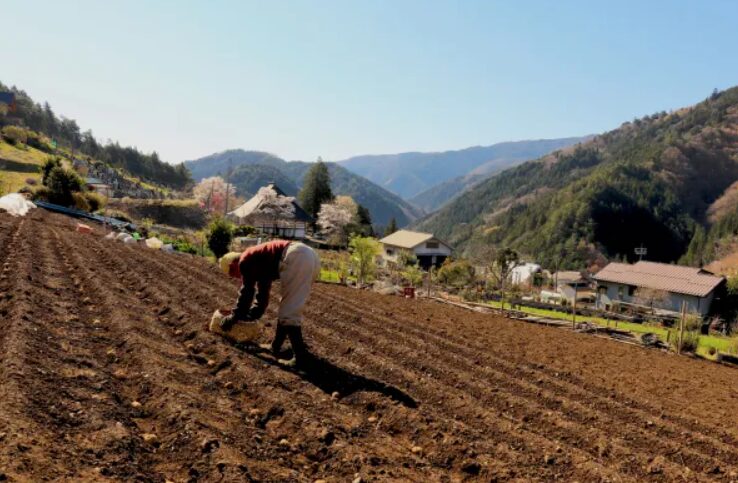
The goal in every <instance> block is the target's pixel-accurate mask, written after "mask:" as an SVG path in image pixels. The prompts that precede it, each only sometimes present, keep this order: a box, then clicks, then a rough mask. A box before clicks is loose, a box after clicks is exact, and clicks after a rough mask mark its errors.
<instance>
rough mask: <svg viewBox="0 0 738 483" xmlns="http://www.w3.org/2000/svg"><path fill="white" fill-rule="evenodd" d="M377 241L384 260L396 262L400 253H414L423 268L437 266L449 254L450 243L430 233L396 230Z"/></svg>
mask: <svg viewBox="0 0 738 483" xmlns="http://www.w3.org/2000/svg"><path fill="white" fill-rule="evenodd" d="M379 242H380V243H381V244H382V247H383V250H382V258H383V259H384V260H385V262H397V260H398V257H399V255H400V253H402V252H405V253H407V254H412V255H415V257H416V258H417V259H418V264H419V265H420V267H421V268H423V269H424V270H427V269H429V268H430V267H431V266H435V267H439V266H441V264H442V263H443V262H444V260H446V258H448V257H449V256H451V252H452V251H453V249H452V248H451V245H449V244H448V243H446V242H444V241H443V240H440V239H438V238H436V237H435V236H434V235H433V234H432V233H422V232H418V231H410V230H398V231H396V232H394V233H392V234H391V235H388V236H386V237H384V238H382V239H381V240H379Z"/></svg>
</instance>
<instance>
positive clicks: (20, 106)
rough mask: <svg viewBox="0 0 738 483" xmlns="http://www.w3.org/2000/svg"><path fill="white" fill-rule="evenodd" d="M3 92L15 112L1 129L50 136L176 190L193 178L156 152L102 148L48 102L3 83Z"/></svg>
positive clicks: (0, 87)
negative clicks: (20, 129) (8, 95)
mask: <svg viewBox="0 0 738 483" xmlns="http://www.w3.org/2000/svg"><path fill="white" fill-rule="evenodd" d="M0 91H9V92H13V93H14V94H15V98H16V109H15V112H12V113H7V114H6V115H5V116H0V127H2V125H18V126H21V127H24V128H28V129H31V130H32V131H35V132H37V133H40V134H43V135H44V136H47V137H48V138H49V139H50V140H53V142H55V143H57V144H58V145H59V146H63V147H65V148H67V149H69V150H72V151H73V152H75V153H82V154H84V155H87V156H89V157H90V158H92V159H95V160H97V161H102V162H103V163H105V164H107V165H109V166H112V167H114V168H119V169H122V170H124V171H126V172H128V173H129V174H131V175H133V176H135V177H137V178H139V179H141V180H143V181H147V182H150V183H154V184H158V185H163V186H166V187H169V188H174V189H184V188H186V187H187V186H188V185H190V183H191V181H192V178H191V177H190V173H189V171H188V170H187V169H186V168H185V166H184V165H183V164H179V165H176V166H174V165H171V164H168V163H166V162H164V161H162V160H161V159H160V158H159V155H158V154H157V153H156V152H152V153H150V154H144V153H142V152H140V151H139V150H138V149H136V148H133V147H129V146H121V145H120V144H118V143H117V142H116V143H108V144H101V143H100V142H99V141H98V140H97V139H95V136H94V135H93V134H92V131H90V130H89V129H88V130H87V131H84V132H82V131H81V130H80V127H79V126H78V125H77V122H76V121H75V120H74V119H70V118H67V117H64V116H61V117H59V116H57V115H56V114H55V113H54V111H53V110H52V109H51V106H50V105H49V103H48V102H45V103H44V104H43V105H42V104H39V103H36V102H34V100H33V99H32V98H31V97H30V96H29V95H28V94H27V93H26V92H25V91H23V90H20V89H17V88H15V87H12V88H8V87H7V86H5V85H3V84H2V83H1V82H0Z"/></svg>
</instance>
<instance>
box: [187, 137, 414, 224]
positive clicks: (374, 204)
mask: <svg viewBox="0 0 738 483" xmlns="http://www.w3.org/2000/svg"><path fill="white" fill-rule="evenodd" d="M311 164H312V163H307V162H304V161H290V162H288V161H285V160H283V159H281V158H279V157H277V156H274V155H271V154H268V153H263V152H259V151H244V150H241V149H234V150H230V151H224V152H221V153H216V154H212V155H210V156H206V157H204V158H200V159H197V160H194V161H187V162H186V163H185V165H186V166H187V167H188V168H189V169H190V172H192V176H193V178H194V179H195V180H200V179H202V178H206V177H208V176H215V175H218V174H220V175H223V176H224V175H225V174H226V172H227V171H228V167H229V165H230V166H233V168H234V173H233V179H234V184H235V185H236V186H237V189H238V193H239V194H241V195H243V196H246V195H248V194H251V193H253V190H254V189H255V187H256V186H257V185H258V183H260V182H263V183H264V184H266V183H267V182H269V181H274V182H276V183H277V185H278V186H279V187H280V188H282V189H283V190H284V191H285V192H286V193H288V194H294V193H296V192H297V191H298V190H299V188H300V187H301V186H302V181H303V177H304V176H305V173H307V170H308V169H309V168H310V165H311ZM327 164H328V170H329V171H330V174H331V184H332V187H333V192H334V193H335V194H337V195H348V196H351V197H352V198H354V200H356V202H357V203H360V204H361V205H363V206H365V207H367V208H368V209H369V212H370V213H371V215H372V219H373V222H374V223H375V224H377V225H386V224H387V223H389V221H390V219H391V218H395V219H396V220H397V223H398V225H400V226H404V225H407V224H408V223H410V222H411V221H414V220H415V219H417V218H419V217H420V216H421V215H422V214H423V212H422V211H421V210H419V209H418V208H416V207H414V206H412V205H410V204H409V203H408V202H406V201H405V200H403V199H402V198H400V197H399V196H397V195H395V194H393V193H390V192H389V191H387V190H385V189H384V188H381V187H379V186H377V185H375V184H374V183H372V182H371V181H369V180H367V179H365V178H363V177H361V176H359V175H357V174H354V173H352V172H350V171H348V170H347V169H345V168H343V167H341V166H339V165H337V164H336V163H327ZM237 175H238V176H239V181H236V176H237ZM280 180H282V181H280ZM285 180H289V182H286V181H285ZM283 183H284V186H283ZM288 183H289V184H288Z"/></svg>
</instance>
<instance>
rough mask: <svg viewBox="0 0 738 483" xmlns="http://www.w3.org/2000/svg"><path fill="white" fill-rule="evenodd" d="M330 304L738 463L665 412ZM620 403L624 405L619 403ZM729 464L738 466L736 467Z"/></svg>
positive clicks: (729, 450) (717, 441) (729, 451)
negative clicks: (648, 409)
mask: <svg viewBox="0 0 738 483" xmlns="http://www.w3.org/2000/svg"><path fill="white" fill-rule="evenodd" d="M327 300H329V301H330V303H334V304H335V303H339V304H343V305H344V306H345V307H352V310H353V312H355V313H359V314H362V315H364V316H365V317H367V318H369V319H379V320H381V321H382V322H383V323H384V324H383V325H392V326H393V327H395V328H396V329H397V330H398V331H400V332H399V333H403V331H404V332H408V331H411V332H412V333H413V335H414V337H417V338H420V339H423V340H428V339H429V338H430V342H429V344H431V345H433V346H438V345H440V346H443V347H445V348H447V349H448V350H446V351H444V352H445V353H448V354H455V355H459V354H465V355H466V358H467V359H468V361H470V362H471V363H474V364H478V362H480V361H485V362H486V363H487V364H486V365H485V366H486V367H487V368H492V367H494V366H502V368H504V369H503V370H504V371H505V373H508V374H515V375H516V376H517V377H518V378H519V379H520V380H521V381H524V380H532V381H536V384H535V385H536V386H538V387H541V388H546V389H548V390H551V391H552V392H553V393H554V394H556V395H558V396H561V397H565V398H567V399H571V400H574V401H577V402H579V403H581V404H583V405H587V406H593V409H596V410H598V411H601V410H605V412H606V413H607V414H611V415H613V416H615V417H616V418H617V421H613V423H617V424H628V425H632V426H634V427H635V428H636V429H637V430H638V429H642V428H646V427H647V428H649V431H653V432H657V433H658V436H660V437H662V438H664V439H665V440H667V441H668V440H670V439H672V438H678V439H684V432H685V431H688V432H689V433H690V441H689V444H690V446H691V447H692V448H693V449H694V450H696V451H699V452H701V453H703V454H704V455H705V456H707V457H714V456H716V455H717V456H720V457H722V458H724V459H725V461H726V462H732V461H738V451H736V450H735V448H734V447H732V446H730V445H728V444H725V443H724V442H723V439H722V438H712V437H710V436H709V435H707V434H704V433H702V432H694V431H691V430H689V429H688V428H684V427H682V426H679V425H676V424H675V423H674V421H673V420H672V418H669V417H668V416H667V415H666V414H665V413H664V412H663V411H661V412H658V413H656V414H652V413H645V414H644V413H643V412H642V410H641V408H638V407H633V406H636V405H631V404H629V400H628V399H627V398H624V397H622V395H618V394H615V393H613V392H610V393H609V394H608V395H607V396H600V395H593V394H592V393H591V392H588V391H585V390H583V389H582V388H581V385H576V384H574V383H569V382H568V381H562V379H561V378H560V377H559V378H556V377H555V376H561V374H560V373H554V374H552V375H549V374H548V371H546V373H545V374H541V372H540V368H539V367H535V366H531V365H529V364H526V363H516V364H512V363H511V361H510V360H507V359H503V358H501V357H496V356H494V355H493V353H492V352H491V351H489V350H484V349H482V348H480V350H479V351H474V352H471V351H470V350H469V347H468V344H466V345H462V344H460V343H456V342H455V341H454V340H453V338H450V337H445V336H441V335H438V336H435V334H433V331H432V330H428V328H427V327H422V326H421V327H415V325H416V324H414V323H413V321H411V320H407V319H403V320H402V321H400V320H395V319H393V318H392V317H386V316H383V315H381V314H377V313H375V312H374V311H372V310H367V309H356V308H353V306H351V305H350V304H349V303H348V302H346V301H344V300H343V299H340V298H336V297H334V296H327ZM618 399H620V400H621V402H618ZM623 400H624V401H623ZM726 464H730V465H734V463H726Z"/></svg>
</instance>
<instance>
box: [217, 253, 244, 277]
mask: <svg viewBox="0 0 738 483" xmlns="http://www.w3.org/2000/svg"><path fill="white" fill-rule="evenodd" d="M240 258H241V254H240V253H236V252H229V253H226V254H225V255H223V258H221V259H220V261H219V262H218V263H219V265H220V269H221V270H223V273H225V274H226V275H230V276H231V277H235V278H238V277H240V276H241V272H240V271H239V269H238V260H239V259H240Z"/></svg>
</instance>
